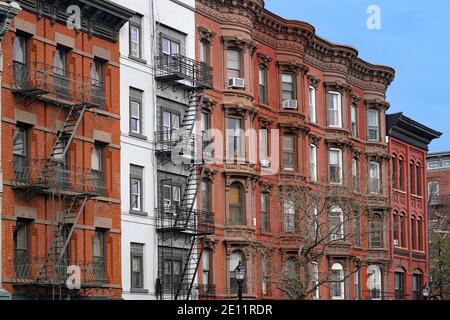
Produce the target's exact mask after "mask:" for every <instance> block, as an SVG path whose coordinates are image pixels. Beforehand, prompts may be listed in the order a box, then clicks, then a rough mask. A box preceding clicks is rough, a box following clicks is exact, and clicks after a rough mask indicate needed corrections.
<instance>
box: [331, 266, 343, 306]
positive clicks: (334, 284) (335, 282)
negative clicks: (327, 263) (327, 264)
mask: <svg viewBox="0 0 450 320" xmlns="http://www.w3.org/2000/svg"><path fill="white" fill-rule="evenodd" d="M336 271H337V272H336ZM330 275H331V279H332V281H331V283H330V296H331V300H344V299H345V275H344V267H343V265H342V264H341V263H339V262H336V263H334V264H333V265H332V266H331V270H330ZM335 278H336V279H335ZM338 288H339V290H337V289H338ZM339 292H340V295H337V294H335V293H339Z"/></svg>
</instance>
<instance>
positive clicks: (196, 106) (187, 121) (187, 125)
mask: <svg viewBox="0 0 450 320" xmlns="http://www.w3.org/2000/svg"><path fill="white" fill-rule="evenodd" d="M203 92H204V90H199V91H196V92H193V93H191V94H190V95H189V104H188V105H187V106H186V110H185V114H184V117H183V122H182V124H181V128H182V129H184V130H185V131H186V132H188V133H189V134H190V135H192V133H193V131H194V124H195V120H196V118H197V114H198V111H199V110H200V108H201V106H202V104H203V101H204V94H203Z"/></svg>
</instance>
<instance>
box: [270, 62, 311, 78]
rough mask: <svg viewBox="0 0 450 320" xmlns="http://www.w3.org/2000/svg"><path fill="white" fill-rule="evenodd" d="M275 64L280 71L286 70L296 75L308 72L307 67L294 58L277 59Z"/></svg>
mask: <svg viewBox="0 0 450 320" xmlns="http://www.w3.org/2000/svg"><path fill="white" fill-rule="evenodd" d="M277 65H278V67H279V68H280V69H281V71H288V72H292V73H295V74H297V75H306V74H307V73H308V72H309V67H308V66H307V65H305V64H303V63H301V62H300V61H299V60H296V59H292V60H290V61H284V60H278V61H277Z"/></svg>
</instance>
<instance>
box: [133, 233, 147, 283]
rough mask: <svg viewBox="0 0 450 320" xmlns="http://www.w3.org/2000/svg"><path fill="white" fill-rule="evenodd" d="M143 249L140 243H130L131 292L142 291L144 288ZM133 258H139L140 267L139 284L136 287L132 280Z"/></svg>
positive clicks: (143, 246)
mask: <svg viewBox="0 0 450 320" xmlns="http://www.w3.org/2000/svg"><path fill="white" fill-rule="evenodd" d="M144 248H145V244H142V243H134V242H131V243H130V271H131V272H130V278H131V281H130V288H131V290H133V289H135V290H143V289H144V287H145V284H144V283H145V278H144V277H145V273H144V270H145V269H144ZM133 249H134V250H133ZM134 258H139V265H140V278H139V279H140V284H138V285H136V283H135V281H134V280H135V279H134V273H135V271H134V268H133V267H134Z"/></svg>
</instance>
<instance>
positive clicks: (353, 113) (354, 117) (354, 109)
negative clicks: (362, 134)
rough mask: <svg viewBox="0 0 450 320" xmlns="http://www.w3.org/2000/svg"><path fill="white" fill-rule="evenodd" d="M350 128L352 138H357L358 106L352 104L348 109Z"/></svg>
mask: <svg viewBox="0 0 450 320" xmlns="http://www.w3.org/2000/svg"><path fill="white" fill-rule="evenodd" d="M350 126H351V131H352V138H358V136H359V135H358V106H357V105H356V104H354V103H352V105H351V108H350Z"/></svg>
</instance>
